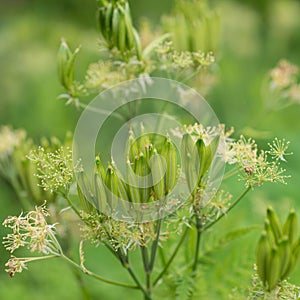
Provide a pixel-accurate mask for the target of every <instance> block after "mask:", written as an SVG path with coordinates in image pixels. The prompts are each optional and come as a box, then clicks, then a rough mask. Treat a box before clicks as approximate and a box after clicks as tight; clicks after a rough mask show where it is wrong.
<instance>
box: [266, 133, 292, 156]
mask: <svg viewBox="0 0 300 300" xmlns="http://www.w3.org/2000/svg"><path fill="white" fill-rule="evenodd" d="M268 145H269V147H270V150H269V151H267V153H269V154H270V155H272V156H273V157H274V158H275V159H276V160H279V159H280V160H282V161H286V159H285V158H284V156H285V155H291V154H293V153H292V152H290V153H287V152H286V151H287V149H288V148H289V145H290V142H289V141H286V140H285V139H282V140H278V138H275V139H274V141H273V142H272V144H270V143H269V144H268Z"/></svg>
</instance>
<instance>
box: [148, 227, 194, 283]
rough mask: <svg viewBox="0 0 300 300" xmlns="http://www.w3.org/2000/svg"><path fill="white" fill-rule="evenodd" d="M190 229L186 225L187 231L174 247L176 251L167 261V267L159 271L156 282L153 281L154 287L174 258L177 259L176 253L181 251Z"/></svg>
mask: <svg viewBox="0 0 300 300" xmlns="http://www.w3.org/2000/svg"><path fill="white" fill-rule="evenodd" d="M189 230H190V228H189V227H186V228H185V231H184V232H183V235H182V237H181V239H180V240H179V242H178V244H177V246H176V248H175V249H174V252H173V253H172V255H171V257H170V258H169V260H168V261H167V263H166V265H165V267H164V268H163V270H162V271H161V272H160V273H159V275H158V276H157V277H156V279H155V280H154V282H153V287H155V286H156V285H157V284H158V282H159V280H160V279H161V278H162V277H163V276H164V275H165V273H166V272H167V271H168V269H169V267H170V265H171V263H172V262H173V260H174V259H175V257H176V255H177V253H178V251H179V249H180V247H181V245H182V244H183V242H184V240H185V238H186V236H187V234H188V232H189Z"/></svg>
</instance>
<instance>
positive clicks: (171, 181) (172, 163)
mask: <svg viewBox="0 0 300 300" xmlns="http://www.w3.org/2000/svg"><path fill="white" fill-rule="evenodd" d="M161 155H162V156H163V157H164V158H165V160H166V177H165V178H166V182H165V186H166V192H167V193H170V192H171V191H172V189H173V187H174V186H175V184H176V178H177V153H176V149H175V147H174V145H173V143H172V141H171V140H170V139H167V140H166V142H165V144H164V146H163V148H162V152H161Z"/></svg>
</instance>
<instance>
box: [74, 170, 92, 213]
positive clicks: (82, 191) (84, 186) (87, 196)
mask: <svg viewBox="0 0 300 300" xmlns="http://www.w3.org/2000/svg"><path fill="white" fill-rule="evenodd" d="M77 193H78V197H79V200H80V204H81V207H82V209H83V211H85V212H87V213H89V212H91V211H92V210H93V205H92V203H93V204H94V205H95V195H94V193H93V191H92V189H91V182H89V180H88V178H87V176H86V175H85V173H84V172H80V173H79V174H78V183H77Z"/></svg>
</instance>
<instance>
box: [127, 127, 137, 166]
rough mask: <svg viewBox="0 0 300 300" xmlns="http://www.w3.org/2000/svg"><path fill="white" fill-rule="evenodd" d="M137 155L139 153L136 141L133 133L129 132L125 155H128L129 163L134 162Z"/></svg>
mask: <svg viewBox="0 0 300 300" xmlns="http://www.w3.org/2000/svg"><path fill="white" fill-rule="evenodd" d="M139 153H140V151H139V146H138V141H137V140H136V138H135V135H134V133H133V131H132V130H130V132H129V138H128V140H127V145H126V154H127V155H128V158H129V160H130V161H135V159H136V158H137V157H138V155H139Z"/></svg>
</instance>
